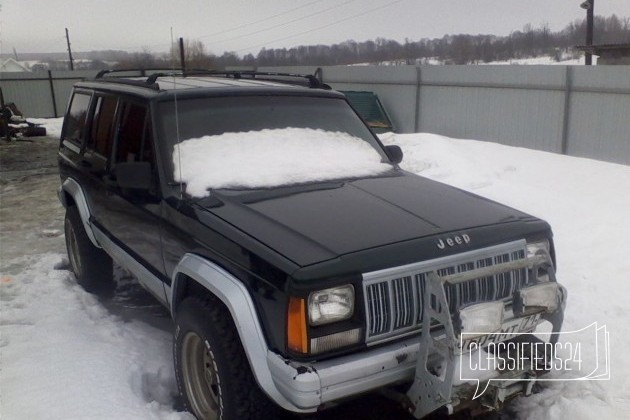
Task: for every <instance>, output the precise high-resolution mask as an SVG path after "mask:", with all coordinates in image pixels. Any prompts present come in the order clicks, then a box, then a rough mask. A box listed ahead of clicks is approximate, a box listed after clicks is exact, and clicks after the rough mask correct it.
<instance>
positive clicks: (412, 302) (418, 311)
mask: <svg viewBox="0 0 630 420" xmlns="http://www.w3.org/2000/svg"><path fill="white" fill-rule="evenodd" d="M525 256H526V252H525V241H516V242H512V243H509V244H505V245H499V246H494V247H490V248H485V249H481V250H477V251H470V252H466V253H462V254H458V255H453V256H449V257H445V258H439V259H436V260H431V261H424V262H421V263H417V264H411V265H407V266H403V267H396V268H392V269H387V270H381V271H377V272H372V273H367V274H364V275H363V288H364V290H363V291H364V297H365V308H366V318H367V335H366V341H367V342H375V341H381V340H384V339H388V338H391V337H395V336H397V335H402V334H407V333H410V332H414V331H415V330H418V329H419V328H420V326H421V324H422V314H423V304H424V298H423V297H424V291H425V288H426V281H427V279H428V277H429V274H430V273H435V274H437V275H438V276H440V277H444V276H451V275H454V274H458V273H464V272H467V271H472V270H483V269H488V268H489V267H493V266H496V265H499V264H504V263H510V262H515V261H519V260H524V259H525ZM482 272H483V271H482ZM525 284H527V269H526V268H519V269H513V270H509V271H506V272H501V273H498V274H490V275H488V276H481V277H479V278H474V279H472V280H468V281H463V282H460V283H455V284H450V283H446V284H445V290H444V292H445V295H446V300H447V302H448V305H449V310H450V312H451V313H455V311H457V310H458V309H460V308H463V307H466V306H469V305H472V304H476V303H482V302H490V301H496V300H505V301H506V302H507V301H509V300H510V299H511V298H512V296H513V295H514V292H516V291H517V290H519V289H520V288H521V287H522V286H524V285H525ZM432 305H435V303H432Z"/></svg>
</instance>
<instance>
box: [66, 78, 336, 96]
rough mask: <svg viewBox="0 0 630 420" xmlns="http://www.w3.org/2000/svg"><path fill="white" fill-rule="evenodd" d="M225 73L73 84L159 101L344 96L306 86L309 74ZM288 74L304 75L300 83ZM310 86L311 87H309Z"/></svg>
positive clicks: (96, 79)
mask: <svg viewBox="0 0 630 420" xmlns="http://www.w3.org/2000/svg"><path fill="white" fill-rule="evenodd" d="M230 75H232V76H233V73H228V75H227V76H226V75H181V74H179V75H160V74H156V75H154V76H149V77H148V78H147V77H144V76H143V77H123V78H120V77H97V78H95V79H91V80H87V81H83V82H79V83H76V84H75V87H77V88H85V89H96V90H100V91H106V92H111V93H127V94H133V95H136V96H141V97H144V98H154V97H157V98H158V100H161V99H165V100H167V99H170V98H172V97H174V96H177V97H178V98H189V97H204V96H237V95H238V96H240V95H290V96H325V97H343V95H342V94H341V93H339V92H336V91H332V90H330V87H328V86H327V85H324V84H319V85H317V84H316V85H315V86H312V85H309V83H312V82H311V79H310V76H295V75H282V74H277V75H273V76H274V77H275V79H269V78H267V79H256V78H252V77H249V75H248V77H240V74H239V77H230ZM291 77H292V78H293V79H295V77H304V78H305V79H304V80H300V83H296V81H295V80H290V79H291ZM309 86H311V87H309Z"/></svg>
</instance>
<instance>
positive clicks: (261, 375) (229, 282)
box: [170, 254, 312, 412]
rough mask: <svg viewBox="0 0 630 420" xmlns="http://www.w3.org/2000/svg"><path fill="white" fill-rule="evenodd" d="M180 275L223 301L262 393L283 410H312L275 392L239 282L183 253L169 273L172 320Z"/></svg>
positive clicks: (247, 297)
mask: <svg viewBox="0 0 630 420" xmlns="http://www.w3.org/2000/svg"><path fill="white" fill-rule="evenodd" d="M181 274H184V275H186V276H188V277H189V278H191V279H193V280H194V281H196V282H198V283H199V284H200V285H201V286H203V287H204V288H205V289H206V290H208V291H209V292H210V293H212V294H213V295H215V296H216V297H217V298H218V299H219V300H220V301H221V302H223V304H224V305H225V306H226V307H227V309H228V310H229V311H230V315H231V316H232V319H233V320H234V324H235V325H236V329H237V332H238V335H239V337H240V339H241V343H242V345H243V349H244V350H245V354H246V355H247V359H248V361H249V364H250V367H251V369H252V372H253V374H254V377H255V378H256V381H257V382H258V384H259V385H260V388H261V389H262V390H263V392H265V393H266V394H267V395H268V396H269V397H270V398H271V399H272V400H273V401H274V402H275V403H276V404H278V405H279V406H281V407H282V408H284V409H287V410H290V411H294V412H308V411H312V410H304V409H301V408H299V407H297V406H295V405H294V404H293V403H291V402H290V401H289V400H288V399H287V398H286V397H285V396H284V395H282V393H281V392H280V391H279V390H278V388H277V386H276V384H275V382H274V380H273V377H272V374H271V370H270V368H269V364H268V354H269V353H270V350H269V348H268V347H267V342H266V340H265V336H264V334H263V330H262V326H261V324H260V321H259V320H258V317H257V316H256V307H255V306H254V302H253V300H252V298H251V296H250V294H249V291H248V290H247V288H245V286H244V285H243V283H242V282H241V281H239V280H238V279H237V278H235V277H234V276H233V275H231V274H230V273H228V272H227V271H225V270H224V269H222V268H221V267H219V266H217V265H216V264H214V263H212V262H210V261H208V260H206V259H205V258H202V257H200V256H198V255H195V254H186V255H184V256H183V257H182V259H181V260H180V261H179V263H178V264H177V266H176V267H175V270H174V271H173V276H172V283H171V296H170V302H171V315H172V316H173V318H175V313H176V312H177V305H178V303H179V302H178V297H177V296H178V289H179V288H180V287H182V286H181V285H182V283H184V280H182V276H181Z"/></svg>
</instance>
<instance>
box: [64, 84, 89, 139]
mask: <svg viewBox="0 0 630 420" xmlns="http://www.w3.org/2000/svg"><path fill="white" fill-rule="evenodd" d="M89 105H90V95H89V94H86V93H75V94H74V96H73V97H72V103H71V105H70V110H69V111H68V115H67V116H66V126H65V130H64V136H63V139H64V140H70V141H71V142H73V143H76V144H79V145H80V144H81V143H83V138H84V136H85V121H86V117H87V113H88V107H89Z"/></svg>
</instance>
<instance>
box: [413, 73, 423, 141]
mask: <svg viewBox="0 0 630 420" xmlns="http://www.w3.org/2000/svg"><path fill="white" fill-rule="evenodd" d="M420 85H422V70H421V69H420V66H416V106H415V113H414V123H413V126H414V132H415V133H419V132H420Z"/></svg>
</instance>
